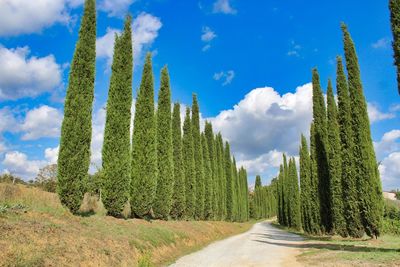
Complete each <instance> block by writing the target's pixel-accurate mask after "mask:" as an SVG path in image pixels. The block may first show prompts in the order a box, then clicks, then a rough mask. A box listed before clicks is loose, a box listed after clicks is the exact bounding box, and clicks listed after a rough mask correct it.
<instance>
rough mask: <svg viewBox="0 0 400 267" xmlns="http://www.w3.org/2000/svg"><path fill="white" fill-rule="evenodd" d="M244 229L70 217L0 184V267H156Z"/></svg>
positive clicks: (44, 195) (52, 197)
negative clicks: (83, 266) (55, 266)
mask: <svg viewBox="0 0 400 267" xmlns="http://www.w3.org/2000/svg"><path fill="white" fill-rule="evenodd" d="M250 226H251V223H228V222H207V221H145V220H138V219H129V220H123V219H116V218H113V217H108V216H104V215H101V214H93V215H91V214H90V213H88V214H87V215H86V216H73V215H71V214H70V213H69V212H68V211H67V210H66V209H64V208H63V207H62V206H61V204H60V202H59V200H58V196H57V195H56V194H52V193H48V192H44V191H41V190H39V189H37V188H30V187H26V186H23V185H11V184H0V247H2V249H1V250H0V263H1V264H0V265H1V266H54V265H57V266H78V265H79V264H81V265H85V266H138V265H139V266H150V265H148V264H150V263H151V264H152V265H155V266H159V265H162V264H164V263H168V262H171V261H173V260H174V259H176V258H178V257H179V256H182V255H184V254H187V253H188V252H191V251H193V250H197V249H199V248H200V247H202V246H204V245H207V244H208V243H210V242H212V241H214V240H218V239H222V238H224V237H227V236H230V235H233V234H237V233H241V232H244V231H246V230H248V229H249V228H250Z"/></svg>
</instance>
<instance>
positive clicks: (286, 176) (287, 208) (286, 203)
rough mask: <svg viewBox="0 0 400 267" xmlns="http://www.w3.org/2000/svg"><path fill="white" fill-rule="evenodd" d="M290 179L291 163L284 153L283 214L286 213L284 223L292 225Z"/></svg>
mask: <svg viewBox="0 0 400 267" xmlns="http://www.w3.org/2000/svg"><path fill="white" fill-rule="evenodd" d="M289 183H290V179H289V165H288V162H287V158H286V155H285V154H283V214H284V217H283V219H284V225H285V226H289V227H290V225H291V221H290V219H291V218H290V203H289V196H290V191H289V190H290V189H289V188H290V187H289Z"/></svg>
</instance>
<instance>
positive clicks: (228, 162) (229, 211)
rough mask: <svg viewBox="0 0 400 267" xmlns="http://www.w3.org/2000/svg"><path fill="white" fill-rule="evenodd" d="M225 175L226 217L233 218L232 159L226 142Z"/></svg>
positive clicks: (229, 219)
mask: <svg viewBox="0 0 400 267" xmlns="http://www.w3.org/2000/svg"><path fill="white" fill-rule="evenodd" d="M225 177H226V187H225V190H226V219H227V220H228V221H232V220H233V178H232V177H233V175H232V159H231V151H230V146H229V143H228V142H225Z"/></svg>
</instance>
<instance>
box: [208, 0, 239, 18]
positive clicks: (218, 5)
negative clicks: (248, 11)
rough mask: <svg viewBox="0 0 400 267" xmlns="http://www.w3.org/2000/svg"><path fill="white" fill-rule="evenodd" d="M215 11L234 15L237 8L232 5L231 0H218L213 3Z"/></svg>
mask: <svg viewBox="0 0 400 267" xmlns="http://www.w3.org/2000/svg"><path fill="white" fill-rule="evenodd" d="M213 12H214V13H223V14H232V15H234V14H236V13H237V10H236V9H234V8H233V7H232V6H231V4H230V3H229V0H217V1H216V2H215V3H214V5H213Z"/></svg>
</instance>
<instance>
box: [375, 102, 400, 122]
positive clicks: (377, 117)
mask: <svg viewBox="0 0 400 267" xmlns="http://www.w3.org/2000/svg"><path fill="white" fill-rule="evenodd" d="M368 116H369V120H370V121H371V123H374V122H378V121H382V120H388V119H393V118H395V117H396V115H395V114H393V113H384V112H382V111H380V110H379V107H378V106H377V105H376V104H374V103H368Z"/></svg>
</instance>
